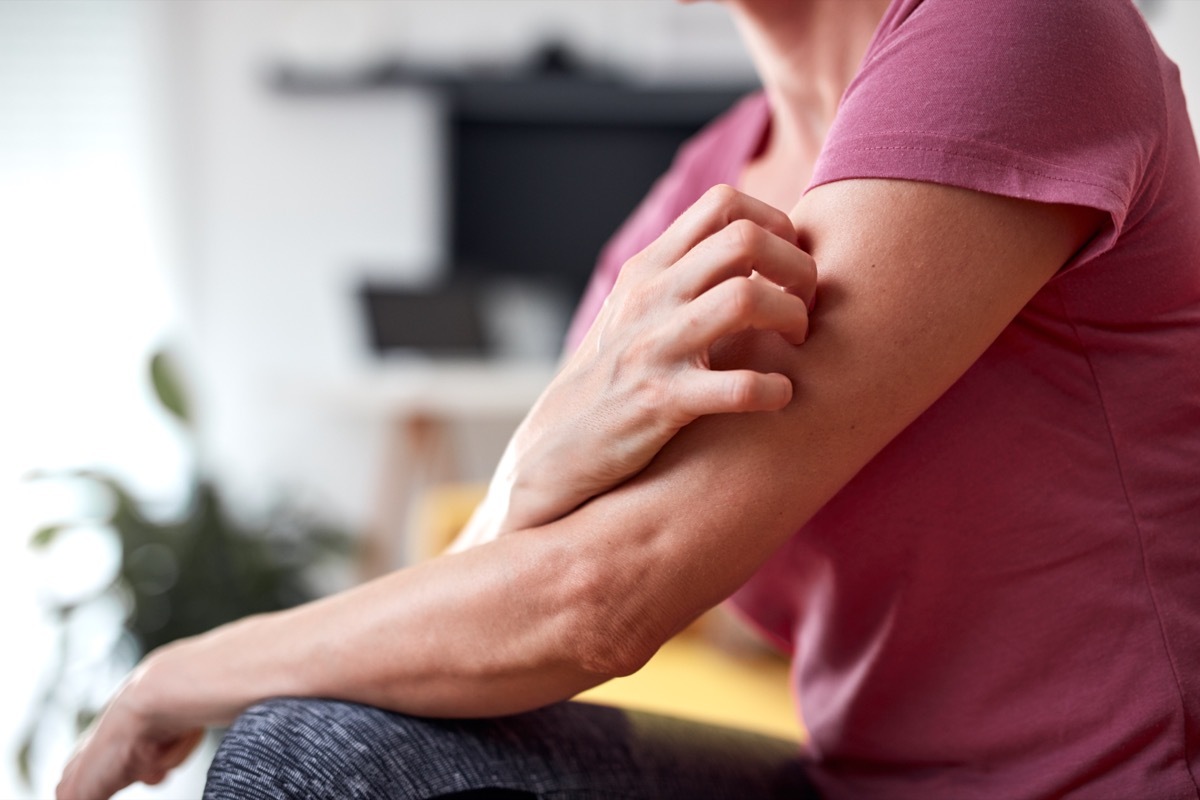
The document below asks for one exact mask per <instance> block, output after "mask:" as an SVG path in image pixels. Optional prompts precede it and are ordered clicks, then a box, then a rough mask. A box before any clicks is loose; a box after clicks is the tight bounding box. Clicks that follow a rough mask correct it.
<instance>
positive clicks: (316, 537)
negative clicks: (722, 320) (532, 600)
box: [0, 0, 1200, 798]
mask: <svg viewBox="0 0 1200 800" xmlns="http://www.w3.org/2000/svg"><path fill="white" fill-rule="evenodd" d="M847 1H848V2H851V1H852V0H847ZM1142 5H1143V9H1144V10H1145V12H1146V14H1147V17H1148V19H1149V21H1150V23H1151V26H1152V27H1153V29H1154V30H1155V32H1156V33H1157V35H1158V37H1159V40H1160V42H1161V44H1162V45H1163V47H1164V49H1165V50H1166V51H1167V53H1168V54H1169V55H1171V57H1172V58H1174V59H1175V60H1176V62H1177V63H1178V64H1179V65H1180V67H1181V69H1182V71H1183V75H1184V83H1185V88H1186V90H1187V91H1188V94H1189V97H1190V98H1191V101H1192V102H1191V106H1192V108H1197V107H1200V54H1198V53H1197V51H1196V49H1195V47H1194V43H1195V42H1196V41H1197V40H1198V39H1197V37H1198V36H1200V2H1193V1H1192V0H1157V1H1156V2H1150V0H1147V2H1145V3H1143V4H1142ZM753 85H754V77H753V71H752V69H751V66H750V64H749V62H748V60H747V59H746V57H745V55H744V53H743V51H742V49H741V47H740V43H739V42H738V40H737V37H736V34H735V32H734V31H733V29H732V26H731V25H730V23H729V20H728V19H727V15H726V14H725V12H724V9H722V8H721V7H720V6H719V4H715V3H702V4H695V5H687V6H684V5H680V4H676V3H670V2H665V0H570V2H565V1H564V0H396V1H395V2H384V1H382V0H371V1H364V0H340V1H335V0H330V1H329V2H324V1H322V0H256V1H255V2H236V1H235V0H179V1H178V2H165V1H164V2H153V1H152V0H78V2H76V1H75V0H56V1H55V2H49V1H48V0H47V1H43V0H6V2H3V3H0V365H3V376H4V377H3V386H4V391H3V400H2V403H3V406H2V413H0V604H2V605H3V609H4V612H3V614H2V615H0V619H2V620H3V628H2V629H0V643H2V644H0V647H2V651H3V652H4V653H5V654H6V657H5V658H4V659H3V660H2V661H0V664H3V670H4V671H3V675H4V680H3V681H0V748H2V749H0V797H6V798H7V797H26V796H28V797H43V796H47V795H48V794H49V792H50V791H51V788H52V786H53V781H54V779H55V777H56V775H57V772H58V770H59V769H60V768H61V765H62V763H63V760H64V759H65V757H66V755H67V753H68V752H69V748H70V741H71V738H72V731H73V730H74V726H75V724H76V721H77V718H78V719H79V721H85V720H86V715H87V711H88V709H89V708H90V707H94V706H97V705H98V704H99V703H101V702H102V701H103V698H104V697H105V696H106V693H107V692H110V691H111V690H112V687H113V686H115V685H116V682H117V681H119V679H120V677H121V675H122V674H123V672H124V671H125V670H126V669H127V668H128V666H129V665H130V664H132V663H133V662H134V660H135V659H136V657H137V654H138V652H140V651H142V650H144V649H147V648H149V647H152V646H153V644H154V643H156V642H158V641H164V640H166V639H167V638H170V636H172V635H183V634H186V633H187V632H189V631H190V630H192V629H198V628H200V627H204V626H206V625H209V624H214V623H216V622H219V621H221V619H222V618H223V617H222V615H226V616H230V615H233V614H235V613H239V612H240V613H245V611H247V610H256V609H266V608H271V607H276V606H277V605H284V604H287V603H290V602H296V601H298V600H301V599H303V598H304V597H306V596H310V595H312V594H315V593H319V592H322V591H329V590H331V589H334V588H337V587H338V586H342V585H346V584H348V583H350V582H352V581H354V580H356V579H357V578H358V577H360V576H361V575H363V574H370V573H372V572H379V571H382V570H384V569H387V568H390V567H393V566H396V565H398V564H401V563H404V562H405V561H407V560H409V559H411V558H414V557H416V556H417V555H419V554H421V553H422V552H423V551H425V550H428V549H430V548H431V547H432V545H431V544H430V542H428V541H413V537H411V536H410V537H407V538H406V536H405V532H406V531H410V530H413V529H414V527H415V528H419V529H420V530H422V531H434V533H433V534H423V536H424V537H425V538H426V539H427V538H428V536H429V535H432V536H434V538H436V537H437V536H438V535H441V534H440V533H438V531H441V530H442V529H448V528H452V527H453V525H454V524H455V521H456V520H457V519H458V517H460V516H461V513H462V509H463V508H469V506H470V502H471V501H472V499H473V497H474V494H473V492H474V490H472V489H469V488H468V489H458V488H456V487H458V486H460V485H463V484H466V485H468V486H469V485H471V484H472V483H474V482H478V481H482V480H485V479H486V478H487V476H488V474H489V473H490V469H491V467H492V465H493V464H494V462H495V460H496V458H497V457H498V456H499V453H500V451H501V449H502V447H503V445H504V442H505V440H506V438H507V436H508V434H509V433H510V432H511V430H512V428H513V427H514V426H515V425H516V423H517V422H518V421H519V419H520V416H521V415H522V413H523V412H524V410H525V408H527V407H528V405H529V404H530V403H531V402H532V401H533V399H534V398H535V397H536V395H537V392H538V391H539V390H540V388H541V386H542V385H544V383H545V382H546V381H547V380H548V379H549V377H550V375H551V372H552V370H553V363H554V357H555V355H556V353H557V350H558V347H559V346H560V343H561V337H562V333H563V330H564V328H565V325H566V321H567V319H568V317H569V314H570V310H571V307H572V306H573V304H574V302H575V301H576V300H577V298H578V294H579V292H580V291H581V289H582V286H583V283H584V281H585V279H586V276H587V273H588V270H589V269H590V267H591V265H592V262H593V260H594V258H595V255H596V251H597V249H598V247H599V245H600V243H601V242H602V241H603V239H604V237H605V236H607V234H608V233H609V232H611V230H612V229H613V228H615V226H616V225H617V224H618V223H619V221H620V219H621V218H622V217H623V215H624V214H625V213H627V212H628V211H629V210H631V209H632V206H633V204H634V203H636V201H637V198H639V197H640V196H641V195H642V194H643V193H644V192H645V190H646V188H648V186H649V184H650V182H651V181H652V180H653V178H654V176H655V175H657V174H658V173H659V172H661V171H662V170H663V169H664V168H665V167H666V166H667V163H668V161H669V159H670V154H671V152H672V151H673V149H674V148H675V146H676V145H677V144H678V142H679V141H680V140H682V139H683V138H684V137H686V136H687V135H688V134H689V133H690V132H691V131H694V130H695V129H696V128H697V127H698V126H699V125H700V124H702V123H703V121H705V120H706V119H708V118H709V117H711V116H712V115H713V114H714V113H716V112H717V111H719V110H720V109H721V108H723V107H725V106H727V105H728V104H729V103H730V102H731V101H732V99H733V98H735V97H737V96H739V95H740V94H742V93H744V92H745V91H747V90H748V89H750V88H752V87H753ZM580 186H583V187H585V188H586V190H585V191H582V192H581V191H578V189H577V187H580ZM528 229H533V230H538V231H544V232H545V235H544V236H538V237H536V238H534V237H516V238H513V237H511V236H507V235H506V233H507V232H511V231H514V230H519V231H525V230H528ZM156 354H157V358H154V357H155V355H156ZM152 367H153V368H152ZM80 469H86V470H89V471H90V472H89V473H87V474H86V475H82V476H81V475H78V474H73V473H74V471H77V470H80ZM431 498H432V500H431ZM35 534H36V536H35ZM31 539H33V540H34V543H33V545H31ZM263 542H266V543H267V544H263ZM214 553H215V554H216V555H214ZM210 561H211V563H210ZM313 564H317V565H318V566H319V568H318V569H315V570H313V569H309V567H310V566H311V565H313ZM202 565H207V566H205V567H204V568H203V569H201V566H202ZM185 567H186V568H185ZM199 573H203V574H205V575H210V576H212V577H211V578H210V579H209V582H208V583H206V582H204V581H203V580H201V579H199V578H195V577H192V576H194V575H196V574H199ZM239 587H242V588H239ZM217 597H221V598H224V600H226V601H228V602H225V603H224V605H222V603H221V602H217V601H216V600H214V599H213V598H217ZM205 598H208V599H209V600H210V601H211V602H202V601H203V600H204V599H205ZM235 601H236V602H235ZM203 766H204V765H203V763H202V760H201V763H198V764H195V765H193V766H192V768H191V769H190V771H185V773H184V774H182V775H180V776H178V777H176V778H173V779H172V781H171V782H169V783H168V784H167V785H165V786H164V787H159V788H157V789H147V788H144V787H142V788H135V789H131V790H129V791H128V792H127V793H126V794H125V795H124V796H129V797H133V796H157V797H187V796H197V795H198V792H199V788H198V787H199V786H200V785H201V783H202V773H203ZM22 769H27V770H28V773H29V776H30V778H31V780H32V781H33V788H28V787H25V786H24V785H23V784H22V783H21V780H20V773H21V771H22Z"/></svg>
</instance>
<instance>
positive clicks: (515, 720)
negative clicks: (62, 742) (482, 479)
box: [60, 0, 1200, 798]
mask: <svg viewBox="0 0 1200 800" xmlns="http://www.w3.org/2000/svg"><path fill="white" fill-rule="evenodd" d="M730 7H731V9H732V10H733V11H734V13H735V16H736V18H737V19H738V22H739V24H740V26H741V28H742V30H743V33H744V35H745V38H746V40H747V42H748V44H749V46H750V48H751V51H752V53H753V54H754V57H755V60H756V64H757V66H758V68H759V70H760V73H761V76H762V79H763V84H764V87H765V100H763V99H751V100H749V101H747V102H746V103H744V104H743V105H741V106H739V107H738V108H736V109H734V110H733V111H732V112H731V113H730V115H728V116H726V117H725V118H724V119H723V120H721V121H719V122H718V123H716V124H715V126H714V127H712V128H711V129H710V130H709V131H707V132H706V133H705V134H703V135H702V136H701V137H699V138H698V139H697V140H696V142H694V143H693V144H692V145H691V146H689V148H687V149H686V150H685V151H684V152H683V153H682V154H681V156H680V158H679V160H678V161H677V163H676V165H675V166H674V167H673V169H672V172H671V174H670V175H669V176H668V177H667V179H665V180H664V181H663V182H660V184H659V185H658V186H657V187H656V189H655V191H654V192H653V193H652V195H651V197H650V198H649V199H648V201H647V203H646V204H644V205H643V207H642V208H641V209H640V210H639V212H638V213H637V214H636V215H635V217H634V218H633V220H631V222H630V223H629V224H628V225H627V226H626V228H625V229H624V230H623V231H622V233H621V234H620V235H619V236H618V239H617V240H616V241H615V242H614V244H613V246H612V247H611V248H610V249H609V251H608V252H607V254H606V256H605V259H604V260H603V261H602V264H601V266H600V268H599V270H598V272H597V276H596V279H595V281H594V282H593V286H592V289H591V290H590V291H589V295H588V297H587V298H586V299H585V303H584V307H583V309H582V310H581V314H580V318H579V322H578V324H577V326H576V338H577V339H578V338H580V337H581V338H582V342H581V344H580V345H579V347H578V349H577V350H576V351H575V354H574V355H573V356H572V357H571V359H570V360H569V361H568V362H567V363H566V365H565V366H564V368H563V370H562V371H561V373H560V375H559V376H558V377H557V378H556V380H555V382H554V383H553V384H552V386H551V387H550V388H549V389H548V390H547V392H546V394H545V395H544V396H543V397H542V398H541V400H539V402H538V404H537V406H536V407H535V409H534V410H533V411H532V412H531V415H530V417H529V418H528V419H527V420H526V421H525V423H523V425H522V427H521V429H520V430H519V431H518V433H517V435H516V436H515V437H514V440H513V442H512V444H511V446H510V448H509V451H508V452H507V453H506V455H505V458H504V461H503V463H502V464H501V467H500V469H499V470H498V472H497V476H496V479H495V481H494V482H493V486H492V490H491V492H490V493H489V499H488V502H487V503H485V505H484V507H483V508H482V509H481V511H480V513H479V515H478V516H477V518H476V519H475V520H473V522H472V525H471V526H470V530H469V531H468V532H467V535H466V537H465V538H464V541H463V543H462V544H461V545H460V546H459V548H458V549H459V552H457V553H455V554H454V555H451V556H447V557H445V558H443V559H440V560H438V561H435V562H432V563H430V564H427V565H423V566H420V567H417V568H415V569H412V570H407V571H404V572H400V573H396V574H394V575H391V576H388V577H386V578H383V579H381V580H379V581H376V582H374V583H372V584H368V585H366V586H364V587H360V588H358V589H355V590H353V591H351V592H348V593H346V594H344V595H341V596H338V597H334V598H331V599H328V600H324V601H321V602H319V603H316V604H313V605H311V606H308V607H305V608H301V609H298V610H295V611H292V612H287V613H285V614H280V615H274V616H269V617H260V618H255V619H251V620H248V621H245V622H242V623H238V624H236V625H233V626H230V627H228V628H226V629H223V630H220V631H218V632H216V633H214V634H210V635H208V636H205V637H200V638H198V639H196V640H193V641H188V642H184V643H182V644H179V645H177V646H173V647H171V648H169V649H167V650H164V651H162V652H160V653H156V654H152V655H151V656H150V658H149V659H148V660H147V662H146V663H145V664H144V665H143V666H142V667H141V668H140V669H139V671H138V673H137V674H136V675H135V677H134V678H133V679H132V680H131V682H130V683H129V684H128V685H127V686H126V687H125V689H123V691H122V692H121V694H120V695H119V696H118V697H117V698H116V700H114V702H113V703H112V704H111V706H110V707H109V709H108V710H107V711H106V713H105V715H104V716H103V717H102V719H101V720H100V722H99V724H98V725H97V727H96V728H95V729H94V731H93V733H92V734H91V736H90V738H88V739H87V740H86V741H85V742H84V744H83V745H82V746H81V749H80V751H79V752H78V754H77V755H76V757H75V759H74V760H73V762H72V764H71V765H70V766H69V767H68V769H67V772H66V774H65V776H64V779H63V783H62V785H61V786H60V796H61V797H64V798H74V797H103V796H107V795H108V794H110V793H111V792H112V791H114V790H115V789H116V788H119V786H121V785H124V784H125V783H128V782H129V781H131V780H148V781H153V780H156V779H159V778H161V777H162V775H163V774H164V773H165V772H166V770H167V769H169V768H170V767H171V766H172V765H173V764H175V763H178V761H179V760H180V759H181V758H182V757H183V755H184V754H185V753H186V752H187V751H188V750H189V749H190V748H191V747H192V746H193V745H194V743H195V741H196V738H197V737H198V736H199V731H200V730H201V728H202V726H204V725H208V724H213V723H219V722H225V721H229V720H232V719H234V718H235V717H237V716H238V714H239V713H241V712H242V711H243V710H245V709H247V708H248V707H250V706H252V705H254V704H256V703H260V701H262V700H264V699H266V698H271V697H290V698H317V697H322V698H336V699H337V700H340V701H355V702H354V703H347V702H335V701H329V700H311V699H309V700H303V699H289V700H275V701H271V702H268V703H265V704H260V705H256V706H254V708H253V709H251V710H250V711H249V712H248V713H246V714H245V715H243V716H242V717H241V718H240V720H239V721H238V722H237V723H236V724H235V726H234V728H233V730H232V731H231V733H230V735H229V736H227V738H226V741H225V743H224V744H223V745H222V750H221V753H219V754H218V758H217V761H216V763H215V764H214V767H213V771H212V772H211V773H210V783H209V788H208V794H209V796H212V797H232V796H241V797H277V796H381V795H390V796H398V797H403V796H413V797H425V796H445V795H448V794H450V793H452V792H464V791H468V790H484V789H492V790H495V789H498V788H502V789H507V790H513V791H518V790H523V791H526V792H536V793H541V794H546V795H549V796H572V797H592V796H594V797H611V796H628V797H663V796H680V797H684V796H686V797H745V796H803V795H805V794H812V795H819V796H826V797H862V796H883V797H897V798H906V797H914V798H916V797H921V798H924V797H954V798H964V797H965V798H971V797H995V796H1016V797H1059V796H1065V795H1073V796H1083V797H1161V798H1175V797H1196V796H1197V794H1200V790H1198V789H1197V786H1198V783H1200V782H1198V779H1197V778H1198V776H1200V733H1198V731H1200V674H1198V671H1197V669H1196V668H1195V665H1196V664H1198V663H1200V591H1198V590H1197V588H1196V587H1197V586H1200V583H1197V581H1196V575H1197V574H1200V547H1198V545H1200V481H1197V480H1196V475H1197V466H1198V465H1200V371H1198V370H1197V366H1196V360H1195V355H1194V354H1195V353H1196V352H1198V351H1200V266H1198V265H1200V225H1197V224H1196V223H1197V221H1198V220H1200V160H1198V159H1197V155H1196V148H1195V143H1194V137H1193V135H1192V132H1191V128H1190V125H1189V123H1188V120H1187V116H1186V113H1185V110H1184V105H1183V101H1182V95H1181V92H1180V90H1179V86H1178V78H1177V74H1176V72H1175V70H1174V68H1173V65H1171V64H1170V62H1169V61H1167V60H1166V59H1165V58H1164V57H1163V56H1162V54H1161V53H1160V52H1159V51H1158V50H1157V47H1156V45H1155V44H1154V42H1153V39H1152V38H1151V37H1150V35H1149V33H1148V31H1147V30H1146V28H1145V26H1144V24H1143V23H1142V21H1141V19H1140V17H1139V16H1138V15H1137V13H1136V11H1135V10H1134V9H1133V7H1132V6H1131V5H1130V4H1129V3H1128V2H1127V0H1102V1H1098V0H1059V1H1058V2H1055V3H1045V2H1044V1H1043V0H923V1H922V0H892V2H890V3H887V2H883V0H880V1H879V2H874V1H873V0H863V2H855V3H845V2H842V1H841V0H730ZM721 181H725V182H729V183H737V184H738V185H739V187H740V189H741V190H742V191H741V192H735V191H733V190H731V189H729V188H728V187H718V188H716V189H714V190H711V191H708V192H706V193H703V195H702V196H700V195H701V188H702V187H704V186H707V185H711V184H713V183H720V182H721ZM806 185H807V187H808V188H807V189H806V190H804V192H803V196H801V191H800V190H801V189H802V187H804V186H806ZM698 196H699V198H700V199H699V200H698V201H697V202H696V203H695V204H694V205H691V204H692V201H693V200H696V198H697V197H698ZM688 206H690V210H688V211H687V212H686V213H684V214H683V215H682V216H680V217H679V219H678V220H677V221H676V222H675V223H673V224H672V225H670V227H667V226H666V224H665V223H666V221H668V220H669V219H670V218H671V217H672V216H673V215H674V214H675V213H677V212H678V211H681V210H682V209H683V208H685V207H688ZM773 206H774V207H791V208H792V210H791V213H790V215H789V216H790V218H785V217H784V216H782V214H781V213H780V212H777V211H774V210H773V208H772V207H773ZM664 228H666V230H665V231H664ZM809 255H811V260H810V258H809ZM814 260H815V264H816V265H817V267H818V268H819V270H820V280H819V284H818V286H817V291H816V294H817V299H816V303H815V306H813V310H812V318H811V330H809V321H808V320H807V319H806V317H805V313H804V312H805V308H806V307H807V306H809V305H811V296H810V295H811V292H812V269H813V261H814ZM617 266H621V269H620V275H619V277H616V268H617ZM752 270H753V272H756V273H757V274H758V277H754V278H750V277H748V276H750V275H751V271H752ZM781 286H782V287H786V288H787V289H788V290H789V291H786V292H785V291H780V290H779V287H781ZM610 289H611V293H610ZM606 295H607V296H608V301H607V302H606V303H604V306H603V309H601V310H600V311H599V313H598V316H597V318H596V321H595V322H594V323H592V322H591V319H590V317H591V316H593V315H596V312H597V307H598V306H599V303H600V300H601V298H603V297H604V296H606ZM585 331H586V333H585ZM804 338H807V341H805V342H804V344H803V345H802V346H796V342H798V341H800V340H801V339H804ZM780 376H782V377H780ZM727 411H753V412H758V413H744V414H726V413H720V412H727ZM580 454H586V455H587V459H586V460H584V459H583V458H581V457H580ZM499 534H503V535H499ZM472 544H475V545H477V546H474V547H471V546H470V545H472ZM739 587H740V588H739ZM730 595H734V601H735V603H736V604H737V605H738V606H739V607H740V608H741V609H742V610H744V611H745V612H746V613H747V614H748V615H749V616H750V617H751V618H752V619H753V620H754V621H755V622H757V623H758V624H759V625H760V626H761V627H762V628H763V629H764V631H765V632H766V633H767V634H768V635H769V636H771V637H772V638H773V639H774V640H776V641H777V642H778V643H779V644H780V645H781V646H783V647H785V648H787V649H788V651H789V652H791V653H792V654H793V658H794V665H795V666H794V677H795V680H796V683H797V686H798V696H799V698H800V701H801V703H802V704H803V712H804V719H805V722H806V725H807V727H808V728H809V731H810V735H811V742H810V745H809V747H808V749H807V752H806V753H804V754H802V755H801V754H791V753H788V752H786V751H781V750H780V749H779V747H778V746H777V745H776V744H774V743H771V742H769V741H765V740H755V741H747V740H736V741H734V740H732V739H730V738H729V737H727V736H725V735H724V734H717V733H714V734H712V736H713V737H716V739H719V740H720V741H719V743H718V744H714V743H713V740H712V739H711V738H701V737H698V736H693V734H692V733H690V732H689V733H687V734H685V735H680V734H678V733H677V732H676V733H668V734H666V735H660V734H659V733H658V732H657V730H658V729H657V728H656V729H655V731H654V732H647V730H648V728H647V723H645V721H644V720H643V719H642V718H640V717H633V716H627V715H623V714H621V713H620V712H615V711H605V710H597V709H590V708H589V707H587V706H582V705H575V704H560V705H553V706H549V707H548V708H543V707H544V706H547V704H551V703H554V702H556V701H558V700H562V699H564V698H567V697H570V696H571V695H573V694H574V693H576V692H578V691H579V690H581V689H583V688H585V687H587V686H590V685H594V684H595V683H598V682H600V681H602V680H604V679H606V678H607V677H610V676H613V675H620V674H626V673H628V672H631V671H633V670H635V669H636V668H637V667H638V666H640V665H641V664H642V663H644V661H645V660H646V659H647V658H648V657H649V656H650V655H651V654H652V653H653V652H654V650H655V649H656V648H657V647H658V646H659V645H660V644H661V643H662V642H663V641H664V640H665V639H666V638H667V637H669V636H670V635H671V634H672V633H673V632H675V631H676V630H678V629H679V628H680V627H681V626H682V625H684V624H685V623H686V622H687V621H688V620H690V619H692V618H693V617H694V616H695V615H697V614H698V613H700V612H701V611H702V610H703V609H705V608H708V607H710V606H712V605H713V604H715V603H717V602H719V601H721V600H722V599H724V598H726V597H728V596H730ZM356 703H361V704H366V706H364V705H357V704H356ZM368 706H370V707H368ZM372 707H373V708H372ZM539 708H543V710H540V711H535V712H533V713H528V714H518V715H517V716H514V717H509V718H505V719H496V720H491V721H487V720H484V721H477V722H458V721H448V720H447V719H446V718H455V717H499V716H502V715H507V714H514V713H517V712H526V711H529V710H531V709H539ZM381 709H390V710H392V711H396V712H403V713H390V712H389V711H384V710H381ZM406 715H415V716H417V717H429V718H434V719H417V718H414V717H413V716H406ZM439 719H440V720H442V721H439ZM731 751H732V752H733V753H734V755H733V756H730V755H729V753H730V752H731ZM518 796H520V795H518ZM524 796H528V795H524Z"/></svg>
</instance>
